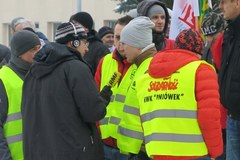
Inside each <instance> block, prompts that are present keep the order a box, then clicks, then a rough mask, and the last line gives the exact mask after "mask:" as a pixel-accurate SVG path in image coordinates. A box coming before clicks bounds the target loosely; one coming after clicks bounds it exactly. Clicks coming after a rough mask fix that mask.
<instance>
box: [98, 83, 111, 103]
mask: <svg viewBox="0 0 240 160" xmlns="http://www.w3.org/2000/svg"><path fill="white" fill-rule="evenodd" d="M100 95H101V97H102V98H103V99H105V100H106V101H107V105H108V103H109V102H110V100H111V96H112V90H111V87H110V86H107V85H106V86H104V87H103V89H102V90H101V92H100Z"/></svg>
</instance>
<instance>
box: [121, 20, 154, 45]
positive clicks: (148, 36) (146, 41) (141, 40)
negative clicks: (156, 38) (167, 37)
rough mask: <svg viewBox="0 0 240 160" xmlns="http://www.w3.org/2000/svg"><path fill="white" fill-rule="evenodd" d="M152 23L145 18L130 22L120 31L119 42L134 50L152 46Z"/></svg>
mask: <svg viewBox="0 0 240 160" xmlns="http://www.w3.org/2000/svg"><path fill="white" fill-rule="evenodd" d="M153 27H154V23H153V22H152V21H151V20H150V19H149V18H148V17H145V16H140V17H137V18H134V19H133V20H131V21H130V22H129V23H128V24H127V25H126V26H125V27H124V28H123V30H122V32H121V39H120V41H121V42H123V43H125V44H127V45H129V46H132V47H136V48H145V47H147V46H148V45H150V44H152V28H153Z"/></svg>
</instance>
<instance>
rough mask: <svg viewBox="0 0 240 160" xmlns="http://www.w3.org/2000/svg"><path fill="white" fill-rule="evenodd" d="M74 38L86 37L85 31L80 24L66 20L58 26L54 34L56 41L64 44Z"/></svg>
mask: <svg viewBox="0 0 240 160" xmlns="http://www.w3.org/2000/svg"><path fill="white" fill-rule="evenodd" d="M76 39H87V33H86V32H85V30H84V28H83V27H82V26H81V25H80V24H73V23H71V22H67V23H62V24H60V25H59V26H58V28H57V31H56V34H55V41H56V42H57V43H61V44H66V43H67V42H70V41H73V40H76Z"/></svg>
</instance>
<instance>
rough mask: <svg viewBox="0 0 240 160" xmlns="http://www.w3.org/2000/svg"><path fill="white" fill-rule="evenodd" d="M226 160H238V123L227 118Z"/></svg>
mask: <svg viewBox="0 0 240 160" xmlns="http://www.w3.org/2000/svg"><path fill="white" fill-rule="evenodd" d="M226 155H227V160H240V121H237V120H234V119H232V118H230V117H227V147H226Z"/></svg>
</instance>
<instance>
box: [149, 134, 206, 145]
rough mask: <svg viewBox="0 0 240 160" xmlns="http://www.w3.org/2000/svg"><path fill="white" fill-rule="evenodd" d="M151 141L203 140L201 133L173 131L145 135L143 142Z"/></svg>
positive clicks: (196, 141) (191, 141) (188, 141)
mask: <svg viewBox="0 0 240 160" xmlns="http://www.w3.org/2000/svg"><path fill="white" fill-rule="evenodd" d="M151 141H171V142H185V143H199V142H204V140H203V137H202V135H193V134H174V133H153V134H151V135H148V136H145V144H147V143H149V142H151Z"/></svg>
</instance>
